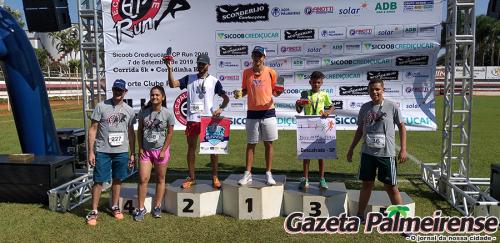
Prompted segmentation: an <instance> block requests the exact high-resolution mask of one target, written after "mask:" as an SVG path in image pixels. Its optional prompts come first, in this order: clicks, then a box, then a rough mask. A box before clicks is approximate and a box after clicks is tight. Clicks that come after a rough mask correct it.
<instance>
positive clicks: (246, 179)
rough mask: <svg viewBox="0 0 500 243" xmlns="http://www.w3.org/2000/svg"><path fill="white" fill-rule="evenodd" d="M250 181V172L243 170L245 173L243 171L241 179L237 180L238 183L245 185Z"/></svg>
mask: <svg viewBox="0 0 500 243" xmlns="http://www.w3.org/2000/svg"><path fill="white" fill-rule="evenodd" d="M250 182H252V174H251V173H250V172H248V171H245V173H243V178H241V180H239V181H238V184H239V185H246V184H248V183H250Z"/></svg>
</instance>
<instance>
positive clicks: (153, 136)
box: [146, 132, 160, 143]
mask: <svg viewBox="0 0 500 243" xmlns="http://www.w3.org/2000/svg"><path fill="white" fill-rule="evenodd" d="M146 140H147V141H148V142H150V143H156V142H158V140H160V132H151V134H149V135H148V136H147V137H146Z"/></svg>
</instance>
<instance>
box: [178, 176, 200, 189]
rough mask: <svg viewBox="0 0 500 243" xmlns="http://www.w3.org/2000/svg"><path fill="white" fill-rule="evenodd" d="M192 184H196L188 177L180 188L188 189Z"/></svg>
mask: <svg viewBox="0 0 500 243" xmlns="http://www.w3.org/2000/svg"><path fill="white" fill-rule="evenodd" d="M194 184H196V183H195V181H194V180H193V179H191V177H188V178H186V180H184V182H183V183H182V186H181V187H182V188H184V189H188V188H190V187H191V186H192V185H194Z"/></svg>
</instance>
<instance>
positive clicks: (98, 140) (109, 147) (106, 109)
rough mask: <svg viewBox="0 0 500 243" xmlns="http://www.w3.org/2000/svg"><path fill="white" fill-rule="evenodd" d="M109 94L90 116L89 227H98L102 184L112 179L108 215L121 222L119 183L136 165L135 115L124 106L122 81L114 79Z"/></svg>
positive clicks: (124, 86)
mask: <svg viewBox="0 0 500 243" xmlns="http://www.w3.org/2000/svg"><path fill="white" fill-rule="evenodd" d="M112 91H113V97H112V98H111V99H107V100H105V101H103V102H101V103H99V104H97V106H96V107H95V109H94V111H93V112H92V116H91V119H92V123H91V125H90V128H89V133H88V146H89V147H88V149H89V157H88V161H89V164H90V166H92V167H94V175H93V176H94V178H93V179H94V185H93V186H92V211H90V212H89V214H88V215H87V216H86V220H87V224H89V225H96V224H97V215H98V212H97V207H98V206H99V199H100V197H101V192H102V188H103V186H102V184H103V183H104V182H108V181H110V180H111V179H112V184H111V202H112V207H111V213H112V214H113V216H114V217H115V218H116V219H118V220H120V219H123V214H122V213H121V211H120V209H119V207H118V200H119V197H120V187H121V182H122V181H123V180H124V179H125V178H127V176H128V169H129V168H130V167H133V166H134V162H135V158H134V153H135V133H134V127H133V125H134V123H135V112H134V110H133V109H132V107H130V106H129V105H127V104H126V103H125V102H123V99H124V98H125V95H126V94H127V83H126V82H125V81H124V80H123V79H117V80H116V81H115V82H114V83H113V88H112ZM129 148H130V154H129Z"/></svg>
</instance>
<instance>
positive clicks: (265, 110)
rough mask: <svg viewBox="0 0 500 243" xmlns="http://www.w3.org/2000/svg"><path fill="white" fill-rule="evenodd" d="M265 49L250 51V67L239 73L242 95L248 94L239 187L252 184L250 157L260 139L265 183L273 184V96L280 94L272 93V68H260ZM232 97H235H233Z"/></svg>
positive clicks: (274, 112)
mask: <svg viewBox="0 0 500 243" xmlns="http://www.w3.org/2000/svg"><path fill="white" fill-rule="evenodd" d="M265 58H266V49H264V48H263V47H260V46H256V47H255V48H254V49H253V51H252V60H253V65H252V67H251V68H247V69H245V70H244V71H243V81H242V85H241V87H242V94H241V95H242V96H246V95H248V98H247V99H248V100H247V105H248V111H247V119H246V125H245V126H246V131H247V150H246V170H245V173H244V174H243V178H242V179H241V180H239V181H238V183H239V184H240V185H246V184H248V183H250V182H252V174H251V173H250V172H251V170H252V164H253V157H254V153H255V146H256V145H257V143H259V141H260V140H262V141H264V147H265V157H266V182H267V184H268V185H275V184H276V181H275V180H274V179H273V176H272V174H271V165H272V161H273V141H274V140H276V139H278V127H277V121H276V110H275V109H274V101H273V96H276V97H277V96H279V95H280V94H281V93H282V92H283V91H282V90H276V89H275V85H276V80H277V73H276V71H275V70H274V69H272V68H270V67H267V66H264V59H265ZM235 98H239V97H238V96H237V95H236V94H235Z"/></svg>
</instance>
